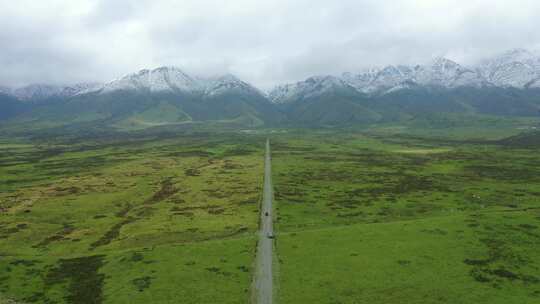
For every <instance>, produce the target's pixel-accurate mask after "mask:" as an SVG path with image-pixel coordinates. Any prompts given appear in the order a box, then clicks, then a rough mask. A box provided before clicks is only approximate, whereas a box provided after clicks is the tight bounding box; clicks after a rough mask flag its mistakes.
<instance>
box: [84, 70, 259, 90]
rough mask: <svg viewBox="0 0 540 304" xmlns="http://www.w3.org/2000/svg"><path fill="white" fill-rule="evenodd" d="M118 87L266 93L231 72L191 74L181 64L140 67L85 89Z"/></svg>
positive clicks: (123, 88) (111, 88)
mask: <svg viewBox="0 0 540 304" xmlns="http://www.w3.org/2000/svg"><path fill="white" fill-rule="evenodd" d="M115 91H143V92H151V93H188V94H197V95H203V96H217V95H221V94H224V93H231V92H237V93H238V92H242V93H255V94H261V95H262V93H261V92H260V91H259V90H258V89H256V88H255V87H253V86H252V85H250V84H248V83H246V82H244V81H242V80H240V79H238V78H237V77H236V76H234V75H231V74H226V75H221V76H215V77H207V78H205V77H197V76H190V75H188V74H187V73H185V72H184V71H182V70H181V69H179V68H177V67H159V68H156V69H153V70H148V69H144V70H140V71H139V72H137V73H133V74H129V75H126V76H124V77H122V78H120V79H117V80H113V81H111V82H109V83H106V84H104V85H102V86H100V87H96V88H94V89H93V90H90V91H87V92H85V93H100V94H106V93H111V92H115Z"/></svg>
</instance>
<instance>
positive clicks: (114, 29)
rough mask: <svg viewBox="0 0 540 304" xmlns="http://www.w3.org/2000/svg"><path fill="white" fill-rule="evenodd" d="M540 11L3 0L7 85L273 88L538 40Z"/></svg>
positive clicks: (481, 5) (382, 4) (422, 0)
mask: <svg viewBox="0 0 540 304" xmlns="http://www.w3.org/2000/svg"><path fill="white" fill-rule="evenodd" d="M538 11H540V2H538V1H536V0H521V1H519V0H516V1H512V2H510V1H506V0H491V1H488V0H463V1H461V0H454V1H450V0H439V1H432V0H416V1H412V0H395V1H380V0H379V1H375V0H364V1H359V0H356V1H352V0H343V1H319V0H310V1H308V0H298V1H289V0H274V1H270V0H268V1H267V0H260V1H253V0H235V1H225V0H222V1H218V0H183V1H173V0H153V1H127V0H101V1H91V0H86V1H85V0H49V1H32V0H20V1H17V2H15V1H7V0H0V84H2V85H9V86H20V85H24V84H28V83H35V82H41V83H43V82H47V83H73V82H79V81H106V80H110V79H112V78H116V77H120V76H122V75H123V74H125V73H130V72H133V71H136V70H138V69H142V68H151V67H156V66H160V65H177V66H180V67H182V68H184V69H185V70H186V71H188V72H193V73H200V74H215V73H225V72H229V73H233V74H236V75H238V76H239V77H241V78H244V79H246V80H248V81H250V82H252V83H254V84H256V85H259V86H262V87H264V88H268V87H270V86H272V85H274V84H276V83H280V82H288V81H295V80H300V79H303V78H305V77H308V76H310V75H313V74H328V73H331V74H338V73H341V72H344V71H356V70H359V69H362V68H364V67H367V66H373V65H384V64H395V63H404V64H415V63H422V62H425V61H427V60H429V59H430V58H432V57H434V56H447V57H449V58H451V59H454V60H457V61H458V62H461V63H464V64H471V63H474V62H475V61H477V60H479V59H480V58H484V57H486V56H491V55H494V54H496V53H498V52H501V51H504V50H507V49H510V48H515V47H523V48H529V49H538V48H539V47H540V31H538V28H540V19H538V18H537V12H538Z"/></svg>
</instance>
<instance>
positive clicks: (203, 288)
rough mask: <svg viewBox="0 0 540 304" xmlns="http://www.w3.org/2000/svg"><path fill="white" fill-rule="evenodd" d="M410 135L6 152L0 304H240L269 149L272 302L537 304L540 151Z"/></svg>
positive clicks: (87, 144) (5, 144)
mask: <svg viewBox="0 0 540 304" xmlns="http://www.w3.org/2000/svg"><path fill="white" fill-rule="evenodd" d="M410 128H411V127H410V126H407V127H404V128H398V127H390V126H382V127H378V128H367V129H365V130H358V129H348V130H334V129H319V130H301V129H298V130H292V129H291V130H274V131H268V130H244V131H238V132H233V131H228V132H215V131H213V132H204V133H196V132H195V133H179V134H176V135H174V136H173V135H171V133H167V134H164V135H160V136H157V135H155V134H152V133H144V132H141V133H133V134H127V133H126V134H124V135H122V136H112V137H107V136H102V137H96V138H92V137H88V138H69V137H60V138H49V139H47V140H41V141H35V140H33V141H28V140H16V139H5V140H2V141H0V208H1V214H0V303H2V301H3V300H4V299H11V300H15V301H17V303H83V304H84V303H127V302H129V303H248V302H249V299H250V292H251V291H250V288H251V280H252V276H253V266H254V265H253V263H254V257H255V256H254V255H255V249H256V241H257V238H256V237H257V234H256V231H257V229H258V217H259V216H258V211H259V202H260V197H261V186H262V177H263V166H264V163H263V161H264V157H263V154H264V142H265V138H266V137H270V138H271V141H272V158H273V163H272V164H273V180H274V188H275V203H274V206H275V207H276V211H277V212H276V214H277V216H276V218H275V228H276V230H277V239H276V269H277V271H276V273H277V275H276V277H275V280H276V284H275V286H277V287H278V290H277V300H278V301H277V302H278V303H370V304H371V303H374V304H377V303H389V304H391V303H404V302H406V303H422V304H424V303H490V304H491V303H505V304H506V303H520V304H521V303H539V302H540V155H539V154H538V152H537V151H538V149H537V148H534V147H530V148H526V147H524V146H520V147H518V146H517V145H512V144H509V143H511V142H507V141H498V140H499V139H501V138H503V137H506V136H509V135H514V134H517V133H519V132H521V131H519V129H516V125H512V126H511V127H509V128H505V129H504V130H502V131H497V130H496V128H491V127H490V128H486V130H484V131H482V132H477V133H475V131H474V130H477V129H476V128H468V129H467V128H459V129H448V130H446V131H445V130H443V129H441V130H438V131H433V132H431V131H430V132H428V131H426V130H420V129H413V130H411V129H410ZM524 138H525V139H526V138H527V137H524ZM486 139H489V140H486ZM518 140H521V141H522V140H524V139H523V138H519V139H518ZM8 303H10V302H8Z"/></svg>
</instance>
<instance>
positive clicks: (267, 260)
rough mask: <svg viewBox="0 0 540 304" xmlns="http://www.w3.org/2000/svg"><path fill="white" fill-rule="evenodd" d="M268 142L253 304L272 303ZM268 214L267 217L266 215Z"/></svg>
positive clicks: (271, 192)
mask: <svg viewBox="0 0 540 304" xmlns="http://www.w3.org/2000/svg"><path fill="white" fill-rule="evenodd" d="M270 161H271V159H270V141H269V140H268V139H267V140H266V156H265V161H264V188H263V201H262V206H261V226H260V232H259V242H258V245H257V262H256V263H257V264H256V266H255V267H256V270H255V286H254V287H255V295H254V298H255V303H257V304H270V303H272V286H273V285H272V251H273V247H274V242H273V239H271V238H269V237H268V236H269V235H274V231H273V228H272V199H273V197H274V193H273V190H272V168H271V163H270ZM267 214H268V215H267Z"/></svg>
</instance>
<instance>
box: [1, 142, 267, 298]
mask: <svg viewBox="0 0 540 304" xmlns="http://www.w3.org/2000/svg"><path fill="white" fill-rule="evenodd" d="M263 140H264V139H260V140H259V139H254V138H253V136H251V137H248V138H246V137H241V136H238V135H234V134H233V135H207V134H193V135H179V136H174V137H168V138H153V137H148V138H146V137H141V138H137V137H128V138H125V139H114V140H110V139H99V140H92V141H90V140H76V141H73V140H72V141H69V142H66V141H65V140H61V141H50V142H41V143H34V144H28V143H26V144H21V143H15V144H14V143H3V144H1V145H0V153H1V155H0V163H1V167H0V201H1V205H0V208H1V210H2V214H1V217H0V294H1V295H2V296H3V297H4V298H9V299H13V300H17V301H20V302H22V303H26V302H31V303H126V302H131V303H148V302H150V303H178V302H181V303H213V302H216V301H217V302H220V303H245V302H247V299H249V296H250V290H249V286H250V282H251V271H252V267H253V265H252V264H253V263H252V261H253V251H254V244H255V242H256V238H255V233H256V231H257V228H258V222H257V221H258V214H257V212H258V204H259V199H260V192H261V184H262V173H263V152H264V151H263V148H264V147H263V144H261V143H262V142H263Z"/></svg>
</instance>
